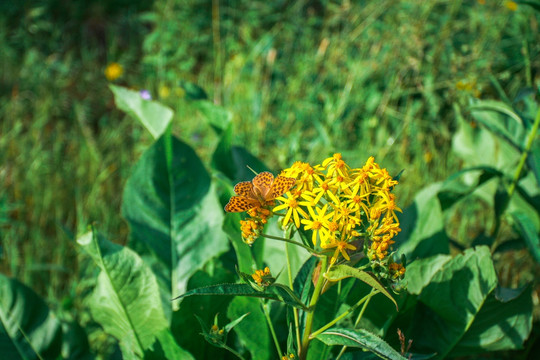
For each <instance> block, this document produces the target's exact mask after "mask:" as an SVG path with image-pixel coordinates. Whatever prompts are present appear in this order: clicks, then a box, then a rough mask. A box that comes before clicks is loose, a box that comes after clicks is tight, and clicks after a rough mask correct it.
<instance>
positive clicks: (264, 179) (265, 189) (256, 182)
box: [252, 171, 274, 200]
mask: <svg viewBox="0 0 540 360" xmlns="http://www.w3.org/2000/svg"><path fill="white" fill-rule="evenodd" d="M252 183H253V187H254V189H255V194H257V195H260V196H261V197H262V198H263V199H265V200H269V199H268V196H269V195H271V193H270V188H271V187H272V184H273V183H274V175H272V173H270V172H268V171H263V172H262V173H260V174H258V175H257V176H255V178H254V179H253V180H252Z"/></svg>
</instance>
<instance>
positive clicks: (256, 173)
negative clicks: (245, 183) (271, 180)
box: [246, 165, 259, 175]
mask: <svg viewBox="0 0 540 360" xmlns="http://www.w3.org/2000/svg"><path fill="white" fill-rule="evenodd" d="M246 167H247V168H248V169H249V170H251V171H253V173H254V174H255V175H258V174H259V173H258V172H256V171H255V170H253V169H252V168H251V167H250V166H249V165H246Z"/></svg>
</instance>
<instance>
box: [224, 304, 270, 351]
mask: <svg viewBox="0 0 540 360" xmlns="http://www.w3.org/2000/svg"><path fill="white" fill-rule="evenodd" d="M246 311H247V312H249V316H248V317H247V318H246V319H244V321H242V322H241V323H240V324H238V326H237V327H236V328H235V333H236V335H237V336H238V339H239V340H240V342H242V343H243V344H244V345H245V347H246V349H247V350H249V352H250V353H251V358H252V359H261V360H265V359H273V357H272V345H273V343H272V339H271V337H270V331H269V330H268V325H267V323H266V318H265V316H264V313H263V312H262V310H261V301H260V300H259V299H253V298H247V297H236V298H234V299H233V301H231V304H230V305H229V309H228V310H227V317H228V318H229V319H235V318H237V317H238V316H240V315H241V314H243V313H245V312H246Z"/></svg>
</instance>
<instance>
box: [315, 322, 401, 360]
mask: <svg viewBox="0 0 540 360" xmlns="http://www.w3.org/2000/svg"><path fill="white" fill-rule="evenodd" d="M317 339H319V340H321V341H322V342H324V343H325V344H326V345H331V346H335V345H341V346H347V347H357V348H362V349H367V350H369V351H371V352H374V353H375V354H377V355H378V356H379V357H381V358H382V359H388V360H406V359H407V358H406V357H404V356H402V355H401V354H400V353H399V352H397V351H396V350H394V349H393V348H392V347H391V346H390V345H388V343H386V342H385V341H384V340H383V339H381V338H380V337H378V336H377V335H375V334H373V333H371V332H369V331H367V330H364V329H357V330H353V329H339V328H333V329H328V330H326V331H324V332H323V333H322V334H320V335H318V336H317Z"/></svg>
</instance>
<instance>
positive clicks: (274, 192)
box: [270, 176, 296, 199]
mask: <svg viewBox="0 0 540 360" xmlns="http://www.w3.org/2000/svg"><path fill="white" fill-rule="evenodd" d="M295 183H296V179H295V178H290V177H286V176H278V177H277V178H276V179H275V180H274V183H273V184H272V187H271V189H270V193H271V198H272V199H275V198H277V197H278V196H281V195H283V194H285V193H286V192H287V191H289V189H290V188H291V187H293V185H294V184H295Z"/></svg>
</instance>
